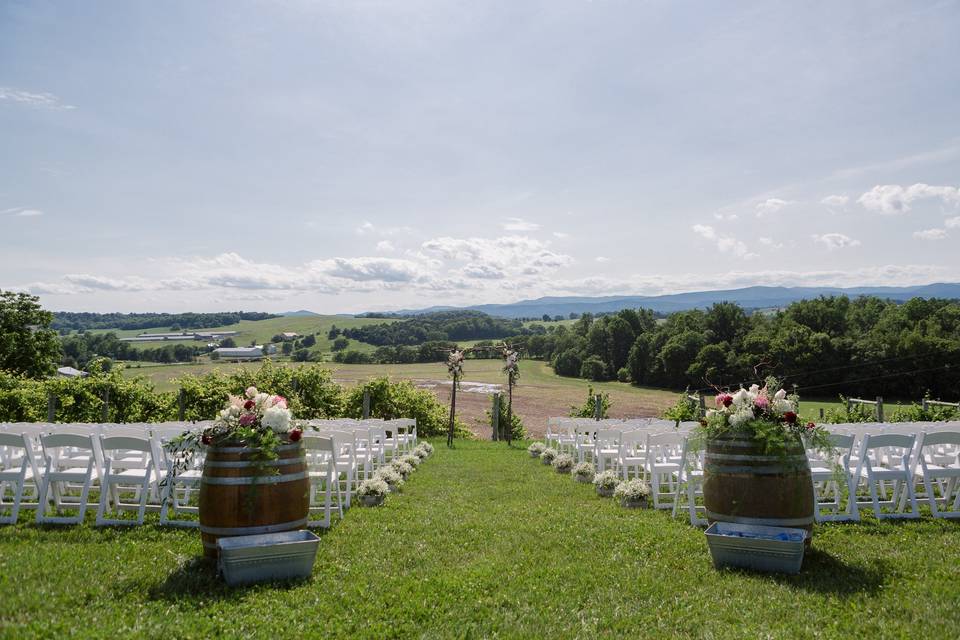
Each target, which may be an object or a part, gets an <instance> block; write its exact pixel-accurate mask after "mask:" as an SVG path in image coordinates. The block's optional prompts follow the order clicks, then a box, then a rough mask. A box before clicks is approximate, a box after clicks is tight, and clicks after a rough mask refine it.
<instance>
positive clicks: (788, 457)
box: [703, 432, 813, 541]
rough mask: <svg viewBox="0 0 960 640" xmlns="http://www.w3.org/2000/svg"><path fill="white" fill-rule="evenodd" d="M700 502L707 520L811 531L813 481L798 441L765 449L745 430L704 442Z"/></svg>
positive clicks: (808, 537) (809, 533)
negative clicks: (778, 449)
mask: <svg viewBox="0 0 960 640" xmlns="http://www.w3.org/2000/svg"><path fill="white" fill-rule="evenodd" d="M703 471H704V478H703V503H704V507H705V508H706V512H707V514H706V515H707V519H708V520H709V521H710V522H714V521H717V520H719V521H721V522H736V523H740V524H760V525H767V526H773V527H795V528H797V529H805V530H806V531H807V540H808V541H809V540H810V536H811V534H812V532H813V484H812V483H811V481H810V464H809V463H808V462H807V454H806V451H805V450H804V448H803V445H802V444H801V443H800V442H793V443H789V444H788V446H787V449H786V451H785V452H783V453H782V454H778V453H773V454H769V453H765V452H764V451H763V447H762V445H760V444H759V443H757V442H756V441H754V440H753V439H752V438H751V436H750V434H748V433H736V432H734V433H728V434H724V435H723V436H721V437H718V438H713V439H710V440H708V441H707V450H706V453H705V456H704V469H703Z"/></svg>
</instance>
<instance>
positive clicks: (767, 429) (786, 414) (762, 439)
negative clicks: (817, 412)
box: [700, 376, 832, 453]
mask: <svg viewBox="0 0 960 640" xmlns="http://www.w3.org/2000/svg"><path fill="white" fill-rule="evenodd" d="M799 400H800V398H799V396H797V395H796V394H787V392H786V390H785V389H783V388H782V387H781V386H780V381H779V380H777V379H776V378H774V377H772V376H771V377H769V378H767V379H766V381H765V383H764V386H763V387H761V386H760V385H757V384H754V385H751V386H750V388H749V389H744V388H742V387H741V388H740V389H738V390H737V391H735V392H733V393H728V392H720V393H718V394H717V396H716V398H714V402H715V404H716V408H714V409H708V410H707V412H706V415H705V416H704V418H703V420H701V422H700V430H701V433H702V435H703V436H705V437H706V438H707V439H711V438H716V437H718V436H721V435H724V434H726V433H732V432H745V433H747V434H749V435H750V436H751V437H752V438H753V439H754V440H756V441H757V442H759V443H761V444H763V446H764V449H765V450H766V451H767V452H769V453H775V452H782V451H784V450H785V448H786V446H787V444H788V443H791V442H793V443H796V442H799V441H801V439H803V440H805V441H806V443H807V444H808V445H809V446H810V447H812V448H815V449H820V450H824V451H829V450H830V449H831V447H832V445H831V442H830V433H829V432H828V431H827V430H826V429H824V428H823V427H822V426H818V425H816V424H815V423H813V422H806V423H804V422H803V421H801V420H800V417H799V415H798V406H799V405H798V403H799Z"/></svg>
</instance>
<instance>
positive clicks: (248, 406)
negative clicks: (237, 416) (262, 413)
mask: <svg viewBox="0 0 960 640" xmlns="http://www.w3.org/2000/svg"><path fill="white" fill-rule="evenodd" d="M255 406H257V403H256V402H254V401H253V400H247V401H246V402H244V403H243V408H244V409H246V410H247V411H249V410H250V409H253V408H254V407H255Z"/></svg>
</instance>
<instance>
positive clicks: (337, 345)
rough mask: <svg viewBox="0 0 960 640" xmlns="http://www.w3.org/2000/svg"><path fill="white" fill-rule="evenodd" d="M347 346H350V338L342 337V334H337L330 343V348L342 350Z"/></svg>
mask: <svg viewBox="0 0 960 640" xmlns="http://www.w3.org/2000/svg"><path fill="white" fill-rule="evenodd" d="M349 346H350V340H349V339H347V338H344V337H343V336H339V337H337V338H334V339H333V344H331V345H330V350H331V351H343V350H344V349H346V348H347V347H349Z"/></svg>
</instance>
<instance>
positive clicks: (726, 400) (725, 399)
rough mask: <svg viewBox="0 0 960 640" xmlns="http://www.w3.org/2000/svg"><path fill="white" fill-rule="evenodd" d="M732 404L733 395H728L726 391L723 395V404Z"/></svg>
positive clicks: (727, 405)
mask: <svg viewBox="0 0 960 640" xmlns="http://www.w3.org/2000/svg"><path fill="white" fill-rule="evenodd" d="M732 404H733V396H732V395H730V394H729V393H728V394H727V395H725V396H723V406H725V407H729V406H730V405H732Z"/></svg>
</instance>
